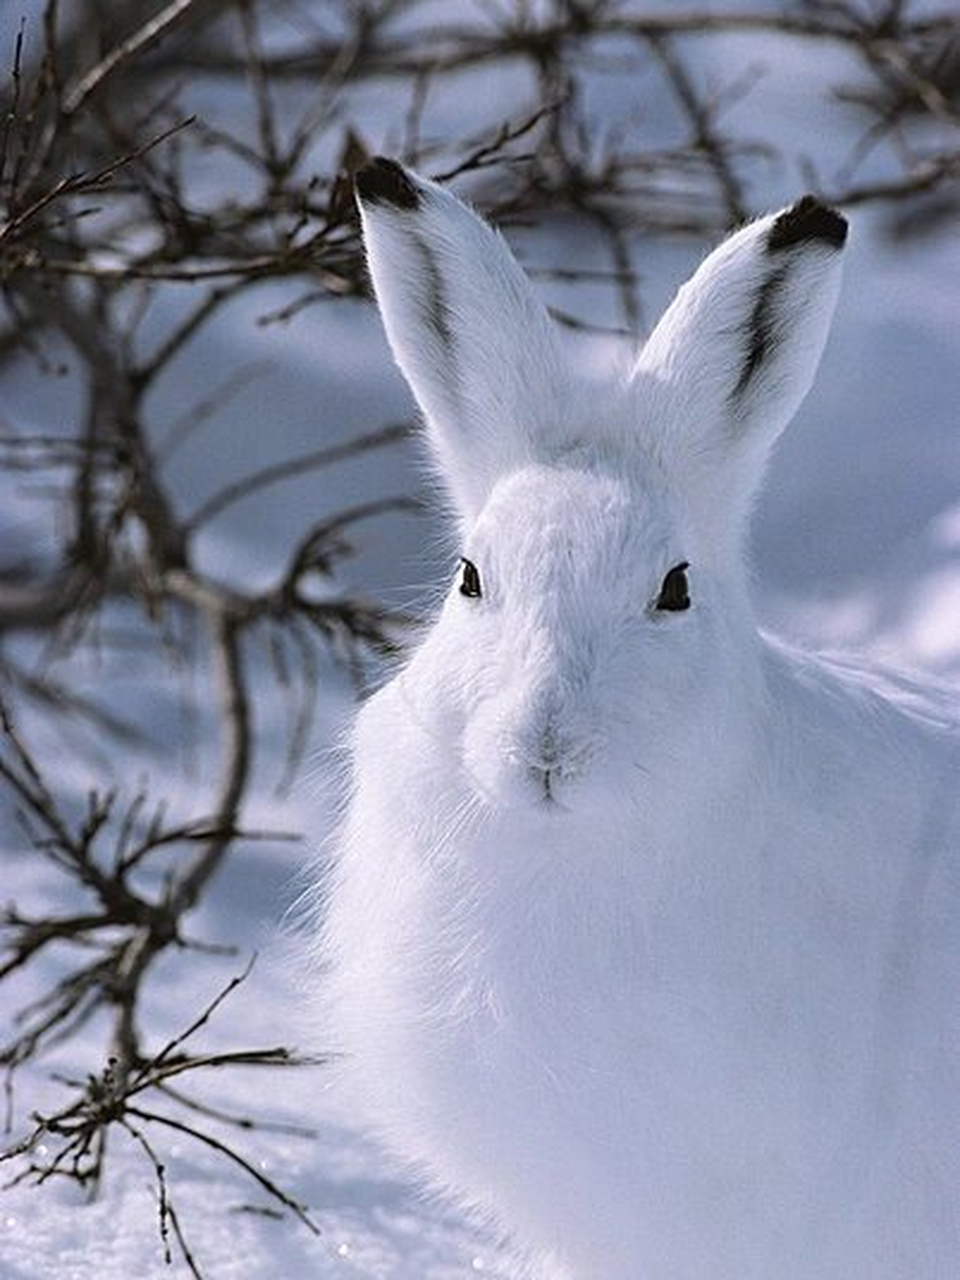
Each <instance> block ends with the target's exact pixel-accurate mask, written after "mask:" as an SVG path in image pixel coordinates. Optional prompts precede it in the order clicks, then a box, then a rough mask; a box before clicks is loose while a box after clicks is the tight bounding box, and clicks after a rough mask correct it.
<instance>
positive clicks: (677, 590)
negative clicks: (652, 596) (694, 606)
mask: <svg viewBox="0 0 960 1280" xmlns="http://www.w3.org/2000/svg"><path fill="white" fill-rule="evenodd" d="M689 568H690V566H689V564H687V562H686V560H684V561H683V563H682V564H675V565H674V566H673V568H672V569H671V570H670V572H669V573H668V574H667V576H666V577H665V578H664V580H663V585H662V586H661V587H660V594H659V596H658V597H657V604H656V607H657V608H658V609H665V610H667V611H668V612H669V613H682V612H683V610H684V609H689V608H690V584H689V582H688V581H687V570H688V569H689Z"/></svg>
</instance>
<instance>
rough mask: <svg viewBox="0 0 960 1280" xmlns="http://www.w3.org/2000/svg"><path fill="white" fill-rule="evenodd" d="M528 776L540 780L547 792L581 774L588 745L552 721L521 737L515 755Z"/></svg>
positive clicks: (588, 750)
mask: <svg viewBox="0 0 960 1280" xmlns="http://www.w3.org/2000/svg"><path fill="white" fill-rule="evenodd" d="M517 754H518V756H519V758H520V759H521V761H522V763H523V764H524V765H525V766H526V767H527V769H528V770H529V771H530V773H531V774H532V775H534V776H536V777H538V779H540V780H542V782H543V785H544V787H545V789H546V790H547V791H549V790H550V789H551V785H554V784H556V783H558V782H560V781H561V780H563V781H566V780H569V779H571V778H574V777H576V776H577V774H579V773H581V772H582V771H583V769H584V767H585V766H586V764H587V761H588V759H589V756H590V746H589V743H588V742H587V741H586V740H585V739H584V738H583V737H581V736H580V735H577V734H576V733H574V732H572V731H571V730H569V729H567V728H564V727H563V726H561V725H560V724H559V723H558V721H557V718H556V717H551V718H550V719H548V720H547V721H546V722H545V723H543V724H541V725H540V726H538V727H537V728H535V729H534V730H532V731H531V732H530V733H528V734H526V735H524V738H523V740H522V741H521V742H520V744H519V750H518V752H517Z"/></svg>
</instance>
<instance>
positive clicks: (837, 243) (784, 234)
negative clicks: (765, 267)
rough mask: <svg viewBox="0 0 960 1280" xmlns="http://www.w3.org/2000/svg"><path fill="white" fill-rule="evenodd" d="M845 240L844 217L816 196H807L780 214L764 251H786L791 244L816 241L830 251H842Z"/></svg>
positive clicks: (845, 221) (845, 225)
mask: <svg viewBox="0 0 960 1280" xmlns="http://www.w3.org/2000/svg"><path fill="white" fill-rule="evenodd" d="M846 238H847V220H846V218H845V217H844V216H843V215H842V214H840V213H838V212H837V211H836V209H831V208H830V207H829V205H825V204H823V203H822V202H821V201H820V200H818V199H817V197H816V196H809V195H808V196H803V197H802V198H801V199H800V200H798V201H797V203H796V204H793V205H791V206H790V208H789V209H785V210H784V212H783V213H781V214H780V216H779V218H777V220H776V222H774V224H773V226H772V227H771V228H770V234H769V236H768V238H767V248H768V249H771V250H777V249H787V248H789V247H790V246H791V245H798V244H807V243H809V242H810V241H819V242H820V243H821V244H826V245H829V246H830V248H832V249H842V248H843V244H844V241H845V240H846Z"/></svg>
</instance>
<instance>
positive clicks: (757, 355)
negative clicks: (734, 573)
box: [636, 196, 847, 511]
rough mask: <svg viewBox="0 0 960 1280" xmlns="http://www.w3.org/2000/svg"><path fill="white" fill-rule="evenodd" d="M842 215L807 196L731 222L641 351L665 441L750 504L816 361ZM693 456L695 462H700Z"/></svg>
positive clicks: (719, 497) (733, 499)
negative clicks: (744, 222)
mask: <svg viewBox="0 0 960 1280" xmlns="http://www.w3.org/2000/svg"><path fill="white" fill-rule="evenodd" d="M846 233H847V224H846V221H845V220H844V219H843V218H842V217H841V215H840V214H839V213H837V212H836V211H835V210H833V209H829V208H827V207H826V206H825V205H823V204H821V203H820V202H819V201H817V200H816V199H815V198H814V197H812V196H804V197H803V198H802V199H801V200H799V201H798V202H797V203H796V204H794V205H792V206H791V207H790V208H788V209H784V210H783V211H782V212H780V213H778V214H775V215H773V216H771V217H767V218H761V219H759V220H758V221H756V222H753V223H751V224H749V225H748V226H746V227H743V228H742V229H741V230H740V231H737V232H736V233H735V234H734V235H732V236H731V237H730V238H729V239H728V240H726V241H725V242H724V243H723V244H721V245H720V247H719V248H718V249H716V250H714V252H713V253H711V254H710V255H709V257H708V258H707V259H706V260H705V261H704V262H703V263H702V265H701V266H700V268H699V269H698V270H697V272H696V273H695V274H694V276H693V277H692V278H691V279H690V280H689V281H688V282H687V283H686V284H685V285H684V286H683V287H682V288H681V289H680V291H679V293H678V294H677V296H676V298H675V299H674V301H673V302H672V303H671V305H670V307H669V308H668V309H667V311H666V313H665V314H664V316H663V318H662V319H661V321H660V323H659V324H658V325H657V326H656V328H655V329H654V331H653V333H652V334H651V336H650V338H649V340H648V342H647V344H646V346H645V347H644V348H643V350H642V352H641V353H640V358H639V360H638V363H637V367H636V377H637V381H638V383H639V384H641V386H645V387H646V388H647V389H648V390H651V391H652V392H653V394H654V397H655V399H656V402H657V405H658V415H657V416H658V417H659V419H660V421H661V424H662V425H661V428H660V430H661V432H662V445H663V447H664V450H665V451H666V452H667V453H668V454H669V453H670V452H671V451H672V450H676V451H677V452H679V453H680V455H681V459H682V460H686V462H687V463H688V464H689V463H692V465H693V469H694V470H697V471H699V473H700V475H701V476H702V477H703V478H704V479H705V480H706V481H707V483H708V485H709V484H710V483H711V480H710V477H711V476H712V477H713V481H714V482H715V485H716V488H717V490H718V492H717V493H716V494H710V495H709V498H710V500H711V501H718V502H722V503H723V504H724V505H726V506H727V508H728V511H729V509H730V507H731V505H732V506H733V507H734V509H736V508H737V506H738V504H737V498H738V496H739V497H740V498H741V499H742V500H743V501H742V502H741V504H739V505H740V507H741V508H742V509H745V508H746V506H748V505H749V500H750V498H751V497H752V495H753V492H754V490H755V488H756V486H757V484H758V483H759V479H760V474H761V472H762V468H763V465H764V463H765V461H766V457H767V454H768V452H769V450H770V447H771V445H772V444H773V442H774V441H775V440H776V439H777V437H778V436H779V435H780V433H781V431H782V430H783V428H784V427H785V426H786V425H787V423H788V422H789V421H790V419H791V418H792V417H793V415H794V413H795V412H796V410H797V408H798V407H799V405H800V402H801V400H802V399H803V397H804V395H805V394H806V392H807V389H808V387H809V386H810V383H811V382H812V380H813V376H814V373H815V372H816V367H817V363H818V361H819V359H820V354H821V352H822V350H823V346H824V343H825V341H826V336H827V331H828V329H829V325H830V319H831V317H832V315H833V309H834V305H835V303H836V298H837V291H838V287H839V275H840V272H839V263H840V258H841V254H840V250H841V249H842V248H843V244H844V241H845V239H846ZM698 464H699V465H698Z"/></svg>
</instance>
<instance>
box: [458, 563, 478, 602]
mask: <svg viewBox="0 0 960 1280" xmlns="http://www.w3.org/2000/svg"><path fill="white" fill-rule="evenodd" d="M460 564H461V565H462V566H463V568H462V570H461V574H460V594H461V595H462V596H469V597H470V598H471V599H472V600H479V598H480V597H481V596H482V595H483V591H482V590H481V588H480V574H479V572H478V571H477V566H476V565H475V564H474V563H473V561H472V560H466V559H461V561H460Z"/></svg>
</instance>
